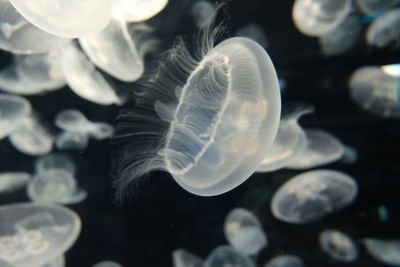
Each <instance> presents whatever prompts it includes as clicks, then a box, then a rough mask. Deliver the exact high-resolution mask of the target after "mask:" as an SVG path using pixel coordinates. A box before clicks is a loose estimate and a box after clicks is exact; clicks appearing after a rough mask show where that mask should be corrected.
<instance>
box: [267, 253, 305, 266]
mask: <svg viewBox="0 0 400 267" xmlns="http://www.w3.org/2000/svg"><path fill="white" fill-rule="evenodd" d="M303 266H304V263H303V260H302V259H300V258H299V257H297V256H295V255H289V254H285V255H279V256H275V257H273V258H272V259H270V260H269V261H268V262H267V263H266V264H265V265H264V267H303Z"/></svg>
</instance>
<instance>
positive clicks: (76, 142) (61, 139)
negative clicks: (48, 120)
mask: <svg viewBox="0 0 400 267" xmlns="http://www.w3.org/2000/svg"><path fill="white" fill-rule="evenodd" d="M88 144H89V137H88V135H87V134H86V133H82V132H68V131H62V132H61V133H59V134H58V135H57V137H56V147H57V148H58V149H60V150H84V149H85V148H86V147H87V146H88Z"/></svg>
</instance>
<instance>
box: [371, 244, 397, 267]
mask: <svg viewBox="0 0 400 267" xmlns="http://www.w3.org/2000/svg"><path fill="white" fill-rule="evenodd" d="M364 245H365V247H366V249H367V251H368V253H369V254H370V255H371V256H372V257H373V258H374V259H376V260H377V261H379V262H381V263H384V264H388V265H393V266H400V241H398V240H379V239H374V238H366V239H364Z"/></svg>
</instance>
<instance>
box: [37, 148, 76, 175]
mask: <svg viewBox="0 0 400 267" xmlns="http://www.w3.org/2000/svg"><path fill="white" fill-rule="evenodd" d="M50 169H62V170H65V171H67V172H69V173H71V174H74V173H75V169H76V166H75V162H73V161H72V159H71V158H70V157H68V156H67V155H65V154H61V153H51V154H48V155H46V156H43V157H40V158H38V159H37V160H36V162H35V172H36V173H40V172H43V171H46V170H50Z"/></svg>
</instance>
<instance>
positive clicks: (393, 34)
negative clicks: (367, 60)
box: [366, 8, 400, 48]
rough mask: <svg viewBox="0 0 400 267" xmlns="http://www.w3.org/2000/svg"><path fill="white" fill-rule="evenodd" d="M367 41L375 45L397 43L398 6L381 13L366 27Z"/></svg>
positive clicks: (399, 39)
mask: <svg viewBox="0 0 400 267" xmlns="http://www.w3.org/2000/svg"><path fill="white" fill-rule="evenodd" d="M366 38H367V42H368V44H370V45H374V46H377V47H380V48H382V47H385V46H388V45H390V44H394V45H397V46H398V45H399V42H400V8H394V9H391V10H389V11H386V12H385V13H383V15H382V16H380V17H379V18H377V19H376V20H375V21H373V22H372V23H371V24H370V25H369V26H368V28H367V33H366Z"/></svg>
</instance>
